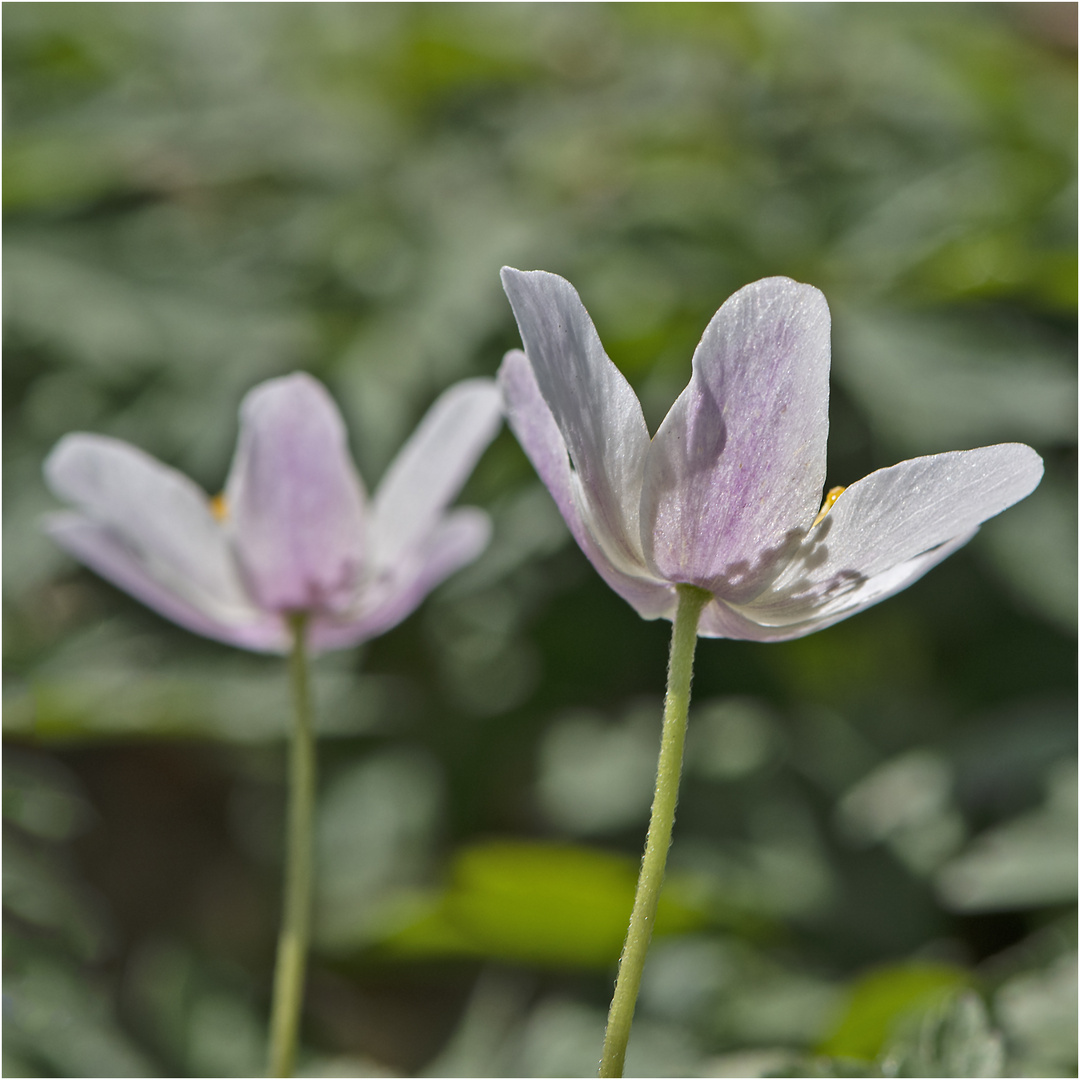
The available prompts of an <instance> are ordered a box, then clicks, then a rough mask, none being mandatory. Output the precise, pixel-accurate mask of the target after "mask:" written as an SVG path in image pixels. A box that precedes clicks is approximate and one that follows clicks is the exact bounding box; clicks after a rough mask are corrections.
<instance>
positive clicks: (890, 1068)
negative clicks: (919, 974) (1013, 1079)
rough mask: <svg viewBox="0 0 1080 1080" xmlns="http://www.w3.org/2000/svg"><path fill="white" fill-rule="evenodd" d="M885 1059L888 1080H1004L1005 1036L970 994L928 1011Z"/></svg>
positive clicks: (889, 1049)
mask: <svg viewBox="0 0 1080 1080" xmlns="http://www.w3.org/2000/svg"><path fill="white" fill-rule="evenodd" d="M911 1026H912V1030H911V1031H910V1032H908V1033H907V1034H905V1035H902V1036H900V1037H899V1038H896V1039H894V1040H893V1041H892V1042H891V1043H890V1045H889V1046H888V1047H887V1049H886V1050H885V1052H884V1054H883V1056H882V1063H881V1074H882V1075H883V1076H1004V1075H1005V1073H1003V1072H1002V1067H1003V1065H1004V1061H1005V1053H1004V1047H1003V1045H1002V1038H1001V1034H1000V1033H999V1032H997V1031H995V1030H994V1029H993V1028H992V1027H991V1025H990V1018H989V1016H988V1015H987V1013H986V1006H985V1005H983V1003H982V1000H981V999H980V998H979V997H978V995H976V994H974V993H972V992H970V991H967V992H964V993H961V994H957V995H956V996H955V997H952V998H950V999H946V1000H945V1001H942V1002H939V1003H938V1004H936V1005H934V1006H932V1007H931V1008H930V1009H928V1010H927V1011H926V1012H925V1013H924V1014H923V1016H922V1018H921V1019H920V1020H919V1022H918V1023H917V1024H912V1025H911Z"/></svg>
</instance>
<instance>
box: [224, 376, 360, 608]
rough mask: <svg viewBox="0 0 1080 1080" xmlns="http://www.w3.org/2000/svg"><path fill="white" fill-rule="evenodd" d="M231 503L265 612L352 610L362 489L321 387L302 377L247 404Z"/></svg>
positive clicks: (251, 581) (259, 390) (243, 558)
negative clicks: (326, 609) (346, 608)
mask: <svg viewBox="0 0 1080 1080" xmlns="http://www.w3.org/2000/svg"><path fill="white" fill-rule="evenodd" d="M226 498H227V507H228V514H229V517H228V522H227V527H228V528H229V529H230V531H231V532H232V535H233V539H234V543H235V548H236V553H237V557H238V558H239V560H240V563H241V565H242V567H243V569H244V572H245V575H246V578H247V582H248V585H249V588H250V589H251V591H252V593H253V594H254V596H255V598H256V600H257V601H258V603H259V605H260V606H261V607H263V608H266V609H268V610H271V611H314V610H318V609H322V608H329V609H341V608H343V607H344V606H346V605H347V604H348V603H349V601H350V598H351V597H352V595H353V592H354V590H355V586H356V583H357V581H358V579H359V576H360V570H361V557H362V553H363V545H364V496H363V487H362V485H361V482H360V477H359V475H358V474H357V472H356V467H355V466H354V465H353V461H352V458H351V457H350V455H349V448H348V443H347V438H346V434H345V425H344V422H343V421H342V419H341V414H340V413H339V412H338V410H337V406H336V405H335V404H334V402H333V400H332V399H331V397H330V395H329V394H328V393H327V392H326V389H325V388H324V387H323V385H322V384H321V383H319V382H318V381H317V380H315V379H313V378H312V377H311V376H310V375H306V374H303V373H301V372H298V373H296V374H294V375H289V376H286V377H285V378H281V379H271V380H270V381H269V382H265V383H262V384H261V385H260V386H257V387H255V389H254V390H252V391H251V392H250V393H249V394H248V395H247V397H245V398H244V401H243V404H242V405H241V408H240V439H239V442H238V444H237V448H236V457H235V458H234V459H233V465H232V469H231V471H230V473H229V480H228V483H227V485H226Z"/></svg>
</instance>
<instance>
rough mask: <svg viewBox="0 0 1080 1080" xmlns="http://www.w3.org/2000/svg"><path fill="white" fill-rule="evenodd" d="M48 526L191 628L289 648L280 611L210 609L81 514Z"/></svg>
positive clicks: (278, 649) (68, 546)
mask: <svg viewBox="0 0 1080 1080" xmlns="http://www.w3.org/2000/svg"><path fill="white" fill-rule="evenodd" d="M45 531H46V532H47V533H48V534H49V536H51V537H52V538H53V539H54V540H55V541H56V542H57V543H58V544H59V545H60V546H61V547H62V548H63V549H64V550H65V551H67V552H68V554H70V555H73V556H74V557H75V558H76V559H78V560H79V561H80V562H81V563H85V564H86V565H87V566H89V567H90V568H91V569H92V570H94V571H96V572H97V573H98V574H100V575H101V576H102V577H103V578H105V579H106V580H108V581H111V582H112V583H113V584H114V585H116V586H118V587H119V588H121V589H123V590H124V591H125V592H127V593H130V594H131V595H132V596H134V597H135V598H136V599H137V600H141V601H142V602H143V603H144V604H146V605H147V606H148V607H151V608H153V609H154V610H155V611H157V612H158V613H159V614H161V615H164V616H165V618H167V619H171V620H172V621H173V622H174V623H177V624H178V625H180V626H183V627H184V628H185V629H187V630H191V631H192V632H194V633H196V634H202V635H203V637H208V638H213V639H214V640H216V641H224V642H227V643H228V644H230V645H237V646H239V647H240V648H242V649H252V650H254V651H255V652H272V653H285V652H288V650H289V634H288V631H287V629H286V627H285V623H284V621H283V620H282V618H281V616H279V615H272V614H270V613H268V612H264V611H259V610H258V609H257V608H255V607H253V606H251V605H246V606H244V605H239V604H238V605H236V606H233V607H231V608H230V607H227V606H226V605H225V604H219V605H215V606H214V607H213V608H212V609H210V610H205V609H204V608H202V607H199V606H196V605H195V604H194V603H192V602H191V601H190V599H188V597H186V596H185V595H182V594H181V593H180V592H176V591H173V590H172V589H171V588H169V587H168V586H167V585H166V584H164V583H163V582H162V580H160V579H159V578H158V577H157V576H156V575H155V572H154V571H155V570H159V569H160V567H153V568H152V567H151V565H150V564H148V563H147V561H146V560H145V558H144V555H143V554H142V553H140V552H139V551H138V550H137V549H135V548H134V547H132V546H130V545H129V544H128V543H125V541H124V540H123V539H122V538H121V537H120V536H119V535H118V534H117V533H116V532H115V531H113V530H111V529H110V528H108V527H107V526H105V525H103V524H101V523H100V522H97V521H92V520H91V519H90V518H88V517H85V516H84V515H82V514H78V513H60V514H52V515H50V516H49V518H47V519H46V522H45ZM189 595H190V594H189Z"/></svg>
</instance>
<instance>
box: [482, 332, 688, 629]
mask: <svg viewBox="0 0 1080 1080" xmlns="http://www.w3.org/2000/svg"><path fill="white" fill-rule="evenodd" d="M499 386H500V388H501V389H502V392H503V397H504V399H505V401H506V411H507V420H508V422H509V424H510V427H511V428H512V429H513V432H514V434H515V435H516V436H517V439H518V442H520V443H521V445H522V447H523V449H524V450H525V453H526V454H527V455H528V457H529V460H530V461H531V462H532V463H533V467H534V468H535V469H536V471H537V473H538V474H539V476H540V479H541V480H543V482H544V484H545V485H546V486H547V489H548V491H550V492H551V496H552V498H553V499H554V500H555V505H556V506H557V507H558V508H559V513H561V514H562V516H563V518H564V520H565V521H566V524H567V526H568V528H569V529H570V533H571V535H572V536H573V537H574V539H575V540H576V541H577V543H578V546H579V547H580V548H581V550H582V551H583V552H584V553H585V557H586V558H587V559H588V560H589V562H591V563H592V564H593V566H594V567H595V568H596V571H597V573H599V574H600V576H601V577H602V578H603V579H604V581H605V582H607V584H608V585H609V586H610V587H611V588H612V589H614V590H615V592H617V593H618V594H619V595H620V596H621V597H622V598H623V599H624V600H625V601H626V602H627V603H628V604H630V605H631V606H632V607H633V608H634V609H635V610H636V611H637V613H638V614H639V615H641V616H642V618H645V619H656V618H659V617H660V616H662V615H663V616H667V617H669V618H670V617H672V615H673V614H674V611H675V607H676V603H677V597H676V595H675V590H674V589H673V588H672V587H671V586H670V585H668V584H667V583H666V582H662V581H657V580H656V579H655V578H653V577H652V576H651V575H650V574H649V572H648V570H647V569H646V568H645V566H644V564H643V563H640V562H639V563H638V564H637V565H636V566H634V565H633V564H630V563H629V560H625V559H624V560H622V563H621V565H618V566H617V565H616V564H615V563H614V562H613V561H612V559H611V557H610V556H609V554H608V552H607V551H606V550H605V549H604V548H603V547H601V546H600V544H599V543H598V542H597V541H596V539H594V537H593V534H592V532H591V531H590V529H589V528H588V527H587V525H586V521H585V517H584V516H583V512H582V504H583V503H584V501H585V500H584V498H583V497H582V496H581V495H580V494H578V493H576V492H575V486H576V484H577V479H578V478H577V477H576V476H575V474H574V473H573V472H572V471H571V468H570V458H569V456H568V454H567V450H566V444H565V443H564V442H563V437H562V433H561V432H560V431H559V427H558V425H557V424H556V422H555V417H554V416H553V415H552V413H551V409H549V408H548V404H547V402H546V401H545V400H544V397H543V395H542V394H541V393H540V387H539V386H538V385H537V380H536V376H535V374H534V371H533V366H532V364H531V363H530V362H529V358H528V357H527V356H526V355H525V354H524V353H523V352H521V351H520V350H518V349H514V350H513V351H511V352H508V353H507V354H506V356H505V357H504V358H503V362H502V365H501V366H500V368H499ZM590 524H591V521H590ZM627 565H629V566H630V567H631V569H632V570H636V571H637V573H633V572H631V573H627V572H626V570H625V569H624V567H625V566H627Z"/></svg>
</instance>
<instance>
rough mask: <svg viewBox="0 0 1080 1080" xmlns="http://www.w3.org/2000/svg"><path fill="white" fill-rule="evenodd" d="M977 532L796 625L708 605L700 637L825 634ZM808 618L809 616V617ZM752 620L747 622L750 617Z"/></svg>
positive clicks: (873, 580)
mask: <svg viewBox="0 0 1080 1080" xmlns="http://www.w3.org/2000/svg"><path fill="white" fill-rule="evenodd" d="M976 532H978V529H974V530H972V531H971V532H969V533H964V534H963V535H962V536H958V537H955V538H954V539H952V540H950V541H948V542H947V543H944V544H941V545H940V546H939V547H936V548H933V549H932V550H930V551H926V552H924V553H923V554H921V555H917V556H915V558H913V559H908V560H907V561H905V562H902V563H900V564H899V565H897V566H893V567H891V568H890V569H888V570H883V571H882V572H881V573H879V574H876V575H874V576H873V577H870V578H862V579H852V580H851V582H850V587H849V588H846V589H843V590H841V591H839V592H838V593H837V594H836V595H834V596H833V597H832V598H831V599H829V600H826V601H825V602H824V603H822V604H821V606H819V607H810V608H809V609H807V608H804V609H803V614H805V615H806V617H805V618H803V619H801V620H800V621H796V622H790V623H789V622H783V623H780V624H777V625H771V624H769V623H760V622H756V621H754V620H755V619H756V618H762V619H769V618H775V617H777V614H776V613H775V612H772V611H770V610H769V608H768V607H767V606H764V605H763V606H762V607H755V606H753V605H747V606H746V607H742V608H739V609H735V608H733V607H729V606H728V605H727V604H725V603H724V602H723V601H722V600H717V601H715V602H714V603H712V604H710V605H709V606H708V607H707V608H706V609H705V611H704V612H703V614H702V620H701V627H700V629H699V631H698V633H699V635H700V636H701V637H724V638H737V639H739V640H743V641H791V640H793V639H794V638H800V637H805V636H806V635H807V634H813V633H816V632H817V631H818V630H824V629H825V628H826V627H829V626H832V625H833V624H834V623H838V622H842V621H843V620H844V619H847V618H850V617H851V616H852V615H856V614H858V613H859V612H860V611H865V610H866V609H867V608H868V607H873V605H874V604H878V603H880V602H881V601H882V600H887V599H888V598H889V597H890V596H895V595H896V593H898V592H900V591H902V590H903V589H906V588H907V587H908V586H909V585H912V584H914V583H915V582H916V581H918V580H919V578H921V577H922V576H923V575H924V574H925V573H926V572H927V571H928V570H932V569H933V568H934V567H935V566H937V564H938V563H939V562H941V561H942V560H944V559H947V558H948V557H949V556H950V555H951V554H952V553H953V552H954V551H956V550H957V549H959V548H962V547H963V546H964V545H965V544H966V543H967V542H968V541H969V540H970V539H971V538H972V537H973V536H974V535H975V533H976ZM807 612H809V613H807ZM796 615H797V612H796V611H795V610H793V609H789V610H788V611H786V612H784V613H783V616H781V617H788V618H793V617H795V616H796ZM748 616H751V617H748Z"/></svg>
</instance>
